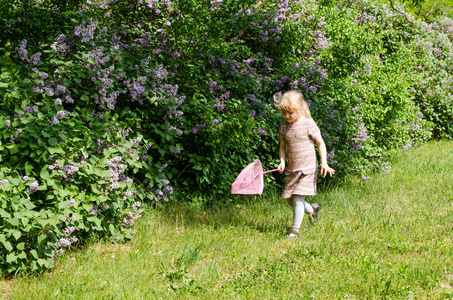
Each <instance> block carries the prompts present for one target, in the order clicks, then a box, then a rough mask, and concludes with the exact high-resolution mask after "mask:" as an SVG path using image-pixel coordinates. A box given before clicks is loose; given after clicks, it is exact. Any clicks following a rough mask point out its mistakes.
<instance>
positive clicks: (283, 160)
mask: <svg viewBox="0 0 453 300" xmlns="http://www.w3.org/2000/svg"><path fill="white" fill-rule="evenodd" d="M278 155H279V156H280V164H279V165H278V171H279V172H280V173H283V171H285V167H286V165H285V164H286V141H285V140H280V147H279V148H278Z"/></svg>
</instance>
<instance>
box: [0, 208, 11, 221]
mask: <svg viewBox="0 0 453 300" xmlns="http://www.w3.org/2000/svg"><path fill="white" fill-rule="evenodd" d="M0 217H1V218H2V219H8V218H9V217H11V216H10V214H9V213H7V212H6V211H5V210H4V209H3V208H0Z"/></svg>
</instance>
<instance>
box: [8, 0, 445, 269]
mask: <svg viewBox="0 0 453 300" xmlns="http://www.w3.org/2000/svg"><path fill="white" fill-rule="evenodd" d="M338 3H339V4H338ZM338 3H337V4H327V3H324V4H318V3H317V2H312V1H277V2H272V1H264V2H257V1H248V0H240V1H225V0H224V1H188V0H178V1H168V0H145V1H132V0H126V1H87V2H86V3H85V4H83V5H80V6H79V7H77V9H76V10H77V14H73V15H72V18H73V19H72V21H71V23H66V25H64V26H62V27H60V29H59V30H56V31H53V32H52V34H49V35H48V36H47V37H46V39H43V38H42V36H39V38H37V39H36V40H34V39H33V38H32V37H29V36H26V37H23V38H20V39H18V40H11V41H10V42H9V43H7V44H5V46H4V48H3V49H2V54H1V60H0V65H1V68H2V78H1V79H0V97H1V100H2V102H1V103H0V112H1V115H0V129H1V130H2V131H1V133H0V155H1V156H0V159H2V166H1V167H0V182H1V183H0V190H1V191H2V193H0V201H3V202H5V201H6V200H5V199H12V201H11V202H8V203H16V204H17V205H16V204H14V205H12V204H11V205H9V204H8V205H7V206H5V207H7V209H5V208H4V207H3V208H2V209H1V210H0V216H1V217H2V222H3V223H1V226H0V239H1V240H0V242H1V243H3V245H4V247H5V248H4V249H5V250H2V252H0V264H1V265H2V270H3V271H5V272H9V273H12V272H16V271H17V270H21V269H27V268H28V269H31V270H38V271H41V270H44V269H45V268H49V267H51V266H52V265H53V263H54V261H53V260H54V257H55V255H61V254H63V253H64V251H67V250H69V249H71V248H72V247H74V246H75V245H77V244H78V243H80V242H81V241H83V239H84V238H85V237H86V236H88V235H97V236H99V237H100V238H104V239H108V240H114V241H123V240H127V239H129V238H131V237H132V236H133V234H134V229H133V225H134V223H135V222H136V221H137V219H138V218H140V217H141V216H142V214H143V211H144V208H145V207H146V206H147V205H159V204H164V203H167V202H168V203H171V202H172V201H177V200H175V199H180V200H179V201H190V196H191V195H192V194H193V193H197V194H202V195H203V194H209V197H207V198H209V199H214V200H210V201H233V200H234V198H233V197H229V194H230V185H231V182H232V181H233V180H234V178H235V177H236V175H237V174H238V173H239V171H240V170H242V169H243V167H244V166H245V165H247V164H248V163H250V162H251V161H253V160H254V159H257V158H258V159H260V160H261V161H262V163H263V164H264V167H265V168H268V169H271V168H275V165H276V164H277V163H278V154H277V152H278V151H277V150H278V149H277V148H278V125H279V124H280V123H281V122H282V121H283V119H282V118H281V115H280V114H279V112H278V111H277V109H276V108H275V106H274V105H273V96H274V95H276V94H279V93H283V92H285V91H287V90H298V91H300V92H301V93H303V94H304V97H305V98H306V100H307V102H308V104H309V105H310V110H311V112H312V115H313V117H314V119H315V120H316V122H317V123H318V125H319V126H320V128H321V130H322V132H323V137H324V140H325V141H326V144H327V147H328V149H329V153H328V160H329V162H330V163H331V164H332V165H334V166H335V169H336V170H337V173H336V176H335V177H334V178H333V179H329V180H336V179H340V178H342V177H344V176H351V175H352V176H358V177H359V178H362V179H363V180H368V179H369V178H370V177H371V176H372V174H373V173H374V172H377V171H383V172H386V173H388V172H390V170H391V166H390V165H389V163H388V161H387V158H386V156H387V155H388V153H389V151H391V150H392V149H401V150H406V149H410V147H414V146H416V145H418V144H421V143H423V142H425V141H427V140H428V139H430V138H431V137H432V136H435V137H451V132H452V131H451V130H452V127H451V124H452V113H451V112H452V110H451V105H452V104H451V103H452V101H451V92H452V91H451V86H453V85H451V80H452V77H451V75H452V70H453V68H452V65H451V64H452V59H451V56H452V55H453V54H452V53H453V52H452V49H453V48H452V43H451V41H452V32H453V29H452V26H453V25H452V24H453V23H452V21H451V20H450V19H447V18H444V19H439V20H436V22H435V23H432V24H425V23H423V22H421V21H415V20H412V21H411V20H409V21H408V20H407V19H406V18H405V17H404V16H402V15H399V14H396V13H394V12H393V11H392V10H391V9H389V8H388V7H385V6H382V5H378V4H376V3H374V2H371V1H366V0H360V1H356V3H355V4H354V5H353V6H351V5H341V3H342V1H338ZM345 3H346V2H345ZM346 4H347V3H346ZM401 9H403V8H401ZM5 22H6V21H5ZM8 22H9V21H8ZM6 25H9V27H8V26H6ZM0 26H1V24H0ZM3 26H4V28H5V30H8V32H9V30H12V31H14V32H17V29H16V28H14V26H15V25H14V24H10V23H5V24H4V25H3ZM3 74H5V75H3ZM266 180H267V181H269V182H274V183H276V185H278V184H280V183H281V181H282V177H281V176H278V175H275V176H271V175H270V176H267V177H266ZM3 202H2V203H3ZM5 203H6V202H5ZM17 214H22V215H23V218H22V219H20V220H19V219H17V218H16V217H14V216H16V215H17ZM24 224H25V225H24ZM27 224H29V225H30V226H27Z"/></svg>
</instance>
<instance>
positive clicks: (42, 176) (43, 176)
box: [39, 166, 50, 180]
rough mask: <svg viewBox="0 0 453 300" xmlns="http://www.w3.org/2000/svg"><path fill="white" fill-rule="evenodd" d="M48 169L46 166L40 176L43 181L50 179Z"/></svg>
mask: <svg viewBox="0 0 453 300" xmlns="http://www.w3.org/2000/svg"><path fill="white" fill-rule="evenodd" d="M46 169H47V166H45V167H44V168H42V170H41V173H40V174H39V176H40V177H41V179H43V180H47V179H50V174H49V172H47V170H46Z"/></svg>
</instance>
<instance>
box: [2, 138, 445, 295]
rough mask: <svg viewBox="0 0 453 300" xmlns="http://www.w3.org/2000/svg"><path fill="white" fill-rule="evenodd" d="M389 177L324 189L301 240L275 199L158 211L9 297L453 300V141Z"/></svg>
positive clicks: (16, 281) (411, 156)
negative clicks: (120, 238)
mask: <svg viewBox="0 0 453 300" xmlns="http://www.w3.org/2000/svg"><path fill="white" fill-rule="evenodd" d="M391 161H392V162H391V164H392V170H391V172H390V174H380V175H375V176H373V177H372V178H371V179H370V180H368V181H363V180H359V179H353V180H350V181H349V182H347V183H345V184H344V185H342V186H340V187H332V188H330V189H322V190H321V191H319V194H318V195H317V196H316V197H314V198H311V199H310V200H309V201H315V200H316V202H318V203H320V204H321V212H320V222H319V223H318V224H317V225H316V226H310V225H309V222H308V220H307V219H304V221H303V227H302V228H301V233H302V234H301V238H300V239H297V240H285V239H284V236H285V234H286V231H287V229H288V226H289V224H290V223H291V211H290V208H289V206H288V205H287V204H286V201H282V200H281V199H279V198H278V197H277V196H275V197H274V198H264V197H255V196H250V197H247V196H244V197H240V198H241V199H242V200H241V202H240V203H237V204H235V205H230V206H228V207H223V208H221V207H217V208H212V209H204V210H200V209H197V208H196V207H191V206H189V205H180V206H173V207H171V208H166V209H157V210H152V211H149V212H148V213H147V215H146V216H145V217H144V218H142V219H141V220H140V222H139V223H138V225H137V234H136V236H135V238H134V239H133V240H132V241H131V242H130V243H128V244H123V245H118V244H109V243H93V244H91V245H89V246H87V247H86V248H85V249H84V250H81V251H77V252H74V253H71V254H68V255H65V256H63V257H62V258H61V259H60V260H58V261H57V266H56V268H55V269H53V270H51V271H49V272H46V273H45V274H43V275H41V276H38V277H35V276H31V275H30V276H24V275H22V276H18V277H16V278H13V279H2V280H1V281H0V287H1V289H2V293H3V299H172V298H176V299H313V298H314V299H382V298H391V299H408V298H413V299H445V298H453V242H452V233H453V172H452V170H453V142H451V141H442V142H430V143H429V144H427V145H424V146H422V147H419V148H413V149H410V150H409V151H405V152H398V153H396V154H395V155H394V156H393V157H392V159H391Z"/></svg>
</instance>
